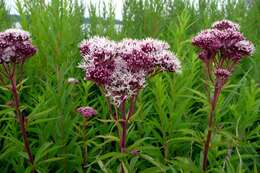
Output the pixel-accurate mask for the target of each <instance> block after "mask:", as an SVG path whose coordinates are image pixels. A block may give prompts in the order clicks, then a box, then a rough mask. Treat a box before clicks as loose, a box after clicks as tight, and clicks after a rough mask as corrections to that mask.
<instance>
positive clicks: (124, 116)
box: [120, 99, 127, 153]
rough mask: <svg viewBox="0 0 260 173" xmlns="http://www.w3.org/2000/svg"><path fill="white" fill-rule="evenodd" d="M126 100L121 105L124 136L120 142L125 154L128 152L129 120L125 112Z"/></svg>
mask: <svg viewBox="0 0 260 173" xmlns="http://www.w3.org/2000/svg"><path fill="white" fill-rule="evenodd" d="M125 104H126V100H125V99H124V100H123V101H122V103H121V112H122V122H121V125H122V136H121V140H120V151H121V152H122V153H123V152H125V151H126V135H127V120H126V110H125Z"/></svg>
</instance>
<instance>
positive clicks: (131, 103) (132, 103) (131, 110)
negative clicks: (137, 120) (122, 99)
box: [127, 96, 135, 121]
mask: <svg viewBox="0 0 260 173" xmlns="http://www.w3.org/2000/svg"><path fill="white" fill-rule="evenodd" d="M134 111H135V96H132V97H131V98H130V108H129V112H128V116H127V121H128V120H130V118H131V117H132V115H133V114H134Z"/></svg>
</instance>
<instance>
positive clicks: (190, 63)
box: [0, 0, 260, 173]
mask: <svg viewBox="0 0 260 173" xmlns="http://www.w3.org/2000/svg"><path fill="white" fill-rule="evenodd" d="M77 2H78V1H76V0H75V1H74V0H52V1H51V2H50V3H45V2H44V1H40V0H35V1H30V0H17V1H16V7H17V10H18V13H19V22H20V24H21V26H22V28H23V29H24V30H28V31H30V32H31V33H32V37H33V38H32V39H33V44H34V45H36V47H38V49H39V51H38V54H37V55H36V57H34V58H33V59H31V60H29V61H28V63H27V64H25V73H26V74H25V76H26V77H27V78H28V79H29V80H26V81H25V83H24V86H25V87H24V88H23V93H22V94H21V103H22V104H23V105H22V107H23V109H24V112H26V114H27V115H28V116H27V118H28V121H29V123H30V126H29V127H28V129H27V130H28V131H29V138H30V140H31V141H30V142H31V147H32V152H33V154H34V155H35V168H36V170H37V171H38V172H82V171H83V170H82V165H81V163H82V160H83V158H82V153H81V152H82V150H81V146H82V143H83V142H84V141H83V140H82V133H83V131H82V129H81V128H80V127H81V126H82V123H83V121H82V118H81V117H80V116H79V115H77V113H76V111H75V109H76V108H77V107H78V106H79V105H89V106H93V107H95V108H97V111H98V112H99V114H98V116H97V117H96V118H95V119H91V120H89V125H88V130H87V136H88V141H87V144H86V145H87V146H88V172H108V173H110V172H111V173H113V172H117V171H119V170H120V166H119V165H120V164H119V163H120V162H121V161H123V163H124V164H123V168H124V170H125V172H129V173H132V172H143V173H145V172H151V171H152V172H185V173H186V172H201V161H202V152H201V151H202V147H203V144H204V140H205V139H204V136H205V134H206V131H205V129H206V127H207V114H208V110H209V105H208V100H207V96H206V95H205V94H204V89H205V88H204V79H203V78H202V76H203V75H202V73H203V71H202V68H201V63H199V60H197V58H196V50H195V49H194V48H193V47H192V46H191V38H192V36H194V35H195V34H196V33H197V32H199V31H200V30H201V29H203V28H207V27H209V26H210V24H211V23H212V22H214V21H216V20H219V19H223V18H227V19H230V20H233V21H235V22H237V23H239V24H240V25H241V32H243V33H244V34H245V36H246V37H247V38H248V39H249V40H252V41H253V43H254V45H255V47H256V52H255V54H254V55H253V56H252V57H250V58H249V59H248V60H245V61H242V62H241V64H240V65H239V66H238V67H237V70H236V72H235V73H234V75H233V76H232V78H231V82H230V84H227V85H226V86H225V88H224V90H223V94H222V96H221V97H220V98H219V105H222V106H221V107H218V108H217V110H218V113H217V115H218V116H217V117H216V121H217V124H218V127H217V130H216V132H215V135H214V136H213V138H212V143H211V145H212V146H213V147H212V150H211V151H210V152H209V165H208V172H216V173H219V172H231V173H233V172H234V173H235V172H259V171H260V159H259V158H260V157H259V153H260V152H259V151H260V148H259V146H260V135H259V133H260V126H259V122H260V84H259V82H260V71H259V69H260V63H259V62H260V61H259V60H260V56H259V55H260V51H259V45H260V29H259V28H260V22H259V21H260V1H259V0H251V1H250V2H251V3H247V2H249V1H244V0H226V1H225V2H222V1H217V0H200V1H198V3H195V2H194V3H191V2H190V1H188V0H187V1H185V0H125V1H124V6H123V12H122V16H123V17H122V21H118V20H116V19H115V9H114V6H113V4H109V5H104V6H103V7H102V8H100V7H99V6H98V5H96V4H91V5H90V6H89V7H87V8H84V7H83V6H82V5H81V3H77ZM101 3H102V1H101ZM0 8H1V9H0V18H1V19H2V20H1V21H2V22H1V23H0V28H1V30H4V29H6V28H8V27H10V26H14V25H15V21H16V20H17V17H14V16H10V14H9V10H8V8H7V7H6V5H5V1H3V0H1V1H0ZM103 8H105V9H106V10H104V9H103ZM84 10H88V11H89V16H87V17H88V19H86V18H84ZM86 21H88V23H86ZM94 34H95V35H102V36H108V37H109V38H111V39H115V40H119V39H122V38H124V37H133V38H144V37H154V38H158V39H161V40H165V41H167V42H168V43H170V45H171V48H172V50H173V51H174V52H176V54H177V57H179V58H180V60H181V61H182V64H183V72H182V74H181V75H179V76H175V75H172V74H160V75H158V76H155V77H153V78H152V79H151V80H150V81H149V84H148V87H147V88H146V89H145V90H143V91H142V93H141V95H140V96H139V97H138V98H137V100H136V104H137V105H138V109H137V110H136V113H135V115H134V116H133V118H132V120H131V122H130V125H129V131H128V134H129V136H128V141H127V143H128V149H129V150H138V151H140V153H138V154H122V153H117V152H114V151H115V147H118V146H117V142H118V138H117V137H116V136H117V135H116V134H115V130H114V129H115V126H114V124H113V121H112V120H107V119H108V118H109V111H108V109H107V106H106V102H105V100H104V99H103V97H102V96H101V93H100V92H99V90H98V89H97V88H96V87H95V86H94V85H93V84H91V83H90V82H86V81H83V80H82V81H80V83H81V84H80V85H78V84H77V83H75V84H72V83H68V82H67V79H68V78H70V77H74V78H76V79H83V77H84V74H83V73H82V72H81V70H80V69H78V68H77V64H78V63H79V62H80V55H79V49H78V43H79V42H80V41H81V40H82V39H83V38H88V37H90V36H92V35H94ZM10 98H11V95H10V94H9V93H8V92H7V91H6V90H5V89H4V88H3V87H0V127H1V131H0V150H1V151H0V169H1V172H17V173H19V172H29V171H30V170H29V169H26V165H27V164H26V162H27V156H26V153H25V152H21V151H23V146H22V143H21V141H22V140H19V141H18V140H16V139H17V138H18V139H19V138H20V134H19V128H18V127H17V126H16V122H15V118H14V115H13V112H12V110H11V109H10V108H8V106H7V101H8V100H10ZM133 122H134V123H133ZM117 151H118V148H117Z"/></svg>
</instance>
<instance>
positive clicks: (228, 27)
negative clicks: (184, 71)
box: [192, 20, 254, 63]
mask: <svg viewBox="0 0 260 173" xmlns="http://www.w3.org/2000/svg"><path fill="white" fill-rule="evenodd" d="M192 43H193V44H194V45H195V46H197V47H199V48H200V49H201V52H200V53H199V58H200V59H201V60H203V61H204V62H206V63H208V62H209V61H210V60H212V59H214V58H215V57H216V55H217V54H218V55H219V56H220V57H219V58H220V59H225V61H231V62H235V63H237V62H239V61H240V60H241V58H243V57H244V56H248V55H251V54H252V53H253V51H254V46H253V44H252V43H251V42H250V41H248V40H246V38H245V37H244V36H243V34H242V33H240V32H239V25H238V24H235V23H233V22H231V21H228V20H222V21H218V22H215V23H214V24H213V25H212V28H211V29H207V30H205V31H202V32H201V33H199V34H198V35H197V36H195V37H194V38H193V39H192Z"/></svg>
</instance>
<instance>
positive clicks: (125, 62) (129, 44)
mask: <svg viewBox="0 0 260 173" xmlns="http://www.w3.org/2000/svg"><path fill="white" fill-rule="evenodd" d="M169 49H170V47H169V45H168V44H167V43H165V42H163V41H160V40H155V39H151V38H148V39H143V40H134V39H124V40H122V41H121V42H114V41H111V40H109V39H107V38H104V37H98V36H95V37H93V38H90V39H89V40H84V41H83V42H82V43H81V44H80V52H81V55H82V57H83V61H82V63H81V64H80V67H81V68H82V69H84V71H85V73H86V79H87V80H91V81H93V82H95V83H96V84H97V85H98V86H99V87H100V88H101V90H102V91H103V92H104V94H105V97H106V99H107V102H108V105H109V110H110V113H111V114H112V115H113V118H114V121H115V123H116V125H117V124H118V122H121V129H122V132H121V135H120V136H121V137H120V151H121V152H126V138H127V125H128V120H129V119H130V118H131V117H132V115H133V114H134V112H135V109H134V108H135V100H136V97H137V96H138V94H139V92H140V90H141V89H143V88H144V87H145V85H146V81H147V80H148V79H149V77H151V76H153V75H155V74H157V73H159V72H165V71H168V72H180V69H181V65H180V62H179V60H178V59H177V58H176V56H175V55H174V54H173V53H172V52H171V51H170V50H169ZM128 102H129V104H127V103H128ZM127 105H128V110H127ZM113 108H115V109H116V111H114V112H113V110H114V109H113ZM118 109H119V110H120V111H121V118H120V119H119V115H118V112H119V111H117V110H118Z"/></svg>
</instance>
